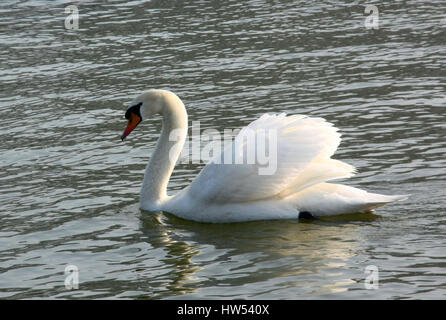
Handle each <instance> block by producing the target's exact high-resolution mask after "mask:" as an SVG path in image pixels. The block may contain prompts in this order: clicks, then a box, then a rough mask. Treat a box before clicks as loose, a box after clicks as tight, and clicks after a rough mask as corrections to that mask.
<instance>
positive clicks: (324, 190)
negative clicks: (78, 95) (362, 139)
mask: <svg viewBox="0 0 446 320" xmlns="http://www.w3.org/2000/svg"><path fill="white" fill-rule="evenodd" d="M155 114H160V115H161V116H162V117H163V125H162V130H161V135H160V137H159V139H158V142H157V145H156V149H155V151H154V152H153V155H152V157H151V159H150V161H149V163H148V165H147V167H146V171H145V174H144V179H143V183H142V188H141V195H140V206H141V209H143V210H148V211H165V212H169V213H171V214H174V215H176V216H178V217H181V218H184V219H188V220H195V221H200V222H215V223H218V222H240V221H253V220H267V219H296V218H299V215H301V217H302V216H303V215H308V213H309V214H311V215H313V216H328V215H336V214H345V213H356V212H365V211H372V210H373V209H375V208H377V207H379V206H382V205H384V204H386V203H389V202H392V201H396V200H402V199H405V198H406V196H399V195H395V196H385V195H380V194H374V193H368V192H366V191H363V190H359V189H356V188H353V187H348V186H344V185H340V184H332V183H327V182H326V181H329V180H333V179H339V178H348V177H351V176H352V175H353V174H354V171H355V169H354V167H352V166H350V165H348V164H346V163H343V162H341V161H338V160H334V159H331V158H330V157H331V156H332V155H333V154H334V152H335V151H336V149H337V147H338V145H339V143H340V141H341V139H340V134H339V133H338V132H337V130H338V129H337V128H335V127H333V125H332V124H330V123H328V122H326V121H325V120H324V119H322V118H311V117H306V116H302V115H291V116H286V115H285V114H279V115H275V114H273V115H268V114H264V115H263V116H262V117H260V118H259V119H257V120H255V121H253V122H251V123H250V124H249V125H248V126H247V127H245V128H244V129H243V130H242V131H241V132H240V133H239V134H238V135H237V137H236V138H235V140H234V141H233V142H232V144H231V145H230V146H229V147H226V148H225V149H224V150H223V151H222V152H221V154H220V155H216V156H215V157H214V158H213V159H212V160H211V161H209V163H208V164H207V165H206V166H205V167H204V168H203V170H201V172H200V174H199V175H198V176H197V177H196V178H195V180H194V181H193V182H192V183H191V184H190V185H189V186H188V187H186V188H184V189H183V190H181V191H180V192H179V193H178V194H177V195H175V196H168V195H167V192H166V191H167V184H168V181H169V178H170V176H171V174H172V171H173V169H174V166H175V163H176V161H177V160H178V157H179V155H180V152H181V150H182V147H183V145H184V142H185V139H186V135H187V113H186V108H185V107H184V104H183V103H182V101H181V100H180V99H179V98H178V97H177V96H176V95H175V94H174V93H172V92H170V91H166V90H149V91H147V92H145V93H143V94H141V95H139V96H138V97H137V98H136V99H135V100H134V101H133V102H132V103H131V104H130V106H129V108H128V109H127V111H126V113H125V117H126V119H128V124H127V127H126V128H125V130H124V132H123V134H122V136H121V139H122V140H124V138H125V137H127V136H128V135H129V134H130V132H131V131H132V130H133V129H135V127H136V126H137V125H138V124H139V123H140V122H141V121H143V120H145V119H150V118H151V117H152V116H153V115H155ZM246 130H251V131H252V132H254V135H255V138H256V139H259V138H260V137H261V136H262V134H263V136H265V134H264V132H265V130H271V131H273V132H275V133H276V136H275V139H276V140H277V141H276V150H275V151H276V158H277V159H276V170H275V171H274V173H273V174H259V169H260V168H261V167H262V164H259V163H257V162H254V163H252V164H249V163H246V162H245V163H239V164H225V163H226V162H222V161H219V160H222V159H224V157H225V154H230V153H231V152H234V154H240V153H244V152H245V151H246V148H247V147H249V145H247V143H248V142H246V143H244V141H245V140H246V139H244V138H243V134H242V133H243V132H244V131H246ZM173 132H175V134H174V135H175V136H176V139H171V134H172V133H173ZM266 140H267V141H266V143H270V144H272V142H271V141H269V140H268V139H266ZM246 141H247V140H246ZM256 141H257V140H256ZM237 142H238V143H237Z"/></svg>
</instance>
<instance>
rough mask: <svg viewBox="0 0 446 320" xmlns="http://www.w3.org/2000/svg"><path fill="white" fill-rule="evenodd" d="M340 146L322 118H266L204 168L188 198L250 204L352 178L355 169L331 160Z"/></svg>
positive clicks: (266, 116) (277, 116) (331, 126)
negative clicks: (250, 202) (329, 181)
mask: <svg viewBox="0 0 446 320" xmlns="http://www.w3.org/2000/svg"><path fill="white" fill-rule="evenodd" d="M340 141H341V139H340V134H339V133H338V132H337V128H335V127H334V126H333V125H332V124H331V123H328V122H326V121H325V120H324V119H322V118H310V117H306V116H303V115H291V116H286V114H284V113H283V114H278V115H276V114H273V115H269V114H264V115H263V116H262V117H260V118H259V119H257V120H255V121H253V122H252V123H250V124H249V125H248V126H247V127H245V128H243V129H242V130H241V131H240V133H239V134H238V135H237V136H236V138H235V139H234V141H233V142H232V144H230V145H229V146H228V147H226V148H225V149H224V150H223V152H222V153H221V154H220V155H217V156H216V157H214V158H213V159H212V160H211V161H210V162H209V163H208V164H207V165H206V166H205V167H204V168H203V170H202V171H201V172H200V174H199V175H198V176H197V177H196V179H195V180H194V181H193V182H192V184H191V185H190V186H189V188H188V189H187V192H188V194H189V196H191V197H193V198H195V199H196V200H201V201H207V202H213V203H226V202H232V203H234V202H245V201H254V200H261V199H267V198H271V197H286V196H288V195H290V194H293V193H295V192H297V191H299V190H302V188H306V187H309V186H311V185H313V184H316V183H319V182H323V181H328V180H331V179H337V178H345V177H349V176H351V175H352V174H353V172H354V168H353V167H352V166H350V165H347V164H345V163H342V162H340V161H337V160H332V159H330V157H331V156H332V155H333V154H334V152H335V151H336V149H337V147H338V145H339V143H340ZM253 150H254V151H253ZM253 154H254V157H253Z"/></svg>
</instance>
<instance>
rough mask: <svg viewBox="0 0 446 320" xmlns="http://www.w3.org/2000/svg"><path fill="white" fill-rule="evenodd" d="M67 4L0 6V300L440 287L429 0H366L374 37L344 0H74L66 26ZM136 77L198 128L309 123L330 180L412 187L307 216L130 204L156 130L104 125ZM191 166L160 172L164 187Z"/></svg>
mask: <svg viewBox="0 0 446 320" xmlns="http://www.w3.org/2000/svg"><path fill="white" fill-rule="evenodd" d="M68 4H72V2H71V1H70V2H69V1H62V0H60V1H39V0H33V1H32V0H30V1H9V0H6V1H2V3H1V4H0V14H1V17H2V19H1V22H0V49H1V50H0V70H1V72H0V117H1V119H2V126H1V128H0V132H1V136H2V139H1V141H0V155H1V157H0V208H1V211H0V298H9V299H23V298H144V299H178V298H185V299H186V298H187V299H192V298H193V299H195V298H197V299H202V298H207V299H220V298H228V299H238V298H246V299H315V298H317V299H357V298H360V299H376V298H378V299H408V298H409V299H429V298H434V299H444V298H445V296H446V280H445V279H446V278H445V276H446V272H445V267H446V251H445V249H446V244H445V243H446V242H445V234H446V226H445V217H444V214H445V212H444V207H445V204H446V201H445V198H446V192H445V189H446V181H445V178H446V171H445V167H446V160H445V158H446V157H445V154H446V140H445V138H444V132H445V127H446V125H445V120H446V118H445V114H446V113H445V111H446V110H445V103H446V99H445V89H446V86H445V80H444V79H445V76H446V74H445V71H444V69H445V68H444V67H445V65H446V54H445V40H446V20H445V13H446V5H445V4H444V1H440V0H439V1H429V2H428V3H425V2H420V1H400V2H395V1H391V2H390V1H389V3H385V4H384V3H381V2H379V3H378V2H377V3H376V5H377V6H378V9H379V12H380V20H379V29H377V30H376V29H367V28H366V27H365V25H364V21H365V18H366V16H367V15H365V14H364V5H363V4H362V3H359V2H357V1H350V2H341V1H318V2H315V3H309V2H307V1H260V0H259V1H246V2H239V1H224V2H223V1H188V2H187V3H186V2H181V1H131V2H126V1H78V2H77V3H75V4H77V6H78V9H79V15H80V16H79V29H78V30H67V29H66V28H65V24H64V21H65V19H66V17H67V16H68V14H67V13H65V7H66V6H67V5H68ZM371 4H373V3H371ZM150 88H164V89H169V90H172V91H174V92H176V93H177V94H178V95H179V96H180V97H181V99H182V100H183V101H184V103H185V105H186V107H187V108H188V112H189V119H190V123H191V121H192V120H199V121H200V122H201V129H202V130H204V129H207V128H214V129H217V130H219V131H221V132H223V130H224V129H235V128H240V127H242V126H245V125H247V124H248V123H249V122H250V121H251V120H254V119H256V118H257V117H259V116H260V115H261V114H263V113H265V112H287V113H290V114H308V115H312V116H320V117H324V118H326V119H327V120H329V121H330V122H332V123H334V124H335V125H336V126H337V127H339V128H340V130H341V132H342V134H343V141H342V143H341V146H340V148H339V150H338V151H337V153H336V156H335V157H336V158H337V159H340V160H343V161H346V162H348V163H350V164H352V165H354V166H356V167H357V168H358V174H357V175H356V176H355V177H354V178H351V179H349V181H348V182H347V181H346V182H343V183H346V184H349V185H351V186H355V187H360V188H363V189H366V190H368V191H373V192H378V193H384V194H411V197H410V198H409V199H408V200H406V201H404V202H398V203H395V204H391V205H388V206H385V207H383V208H380V209H379V210H377V211H376V214H375V215H358V216H354V217H351V216H350V217H339V218H337V219H332V220H325V221H315V222H308V221H306V222H305V221H300V222H298V221H274V222H251V223H238V224H229V225H227V224H226V225H213V224H199V223H194V222H189V221H184V220H181V219H178V218H176V217H173V216H171V215H168V214H163V213H159V214H151V213H147V212H142V211H140V210H139V207H138V201H139V189H140V186H141V180H142V175H143V172H144V168H145V165H146V163H147V161H148V159H149V157H150V155H151V152H152V151H153V148H154V146H155V143H156V139H157V137H158V132H159V129H160V123H159V121H153V122H150V123H145V124H141V125H140V126H139V127H138V129H137V130H135V132H133V133H132V135H131V136H129V138H128V139H127V140H126V141H125V143H122V142H121V141H120V139H119V135H120V134H121V132H122V130H123V128H124V126H125V119H124V110H125V109H126V107H127V105H128V103H129V102H130V101H131V100H132V99H133V97H134V96H136V95H137V94H139V93H140V92H142V91H143V90H146V89H150ZM202 166H203V164H180V165H178V166H177V168H176V170H175V172H174V176H173V177H172V180H171V183H170V185H169V190H170V192H172V193H174V192H176V191H177V190H180V189H182V188H184V187H185V186H187V185H188V184H189V183H190V182H191V181H192V180H193V178H194V177H195V176H196V175H197V173H198V172H199V171H200V169H201V168H202ZM67 265H75V266H77V268H78V270H79V282H80V283H79V289H77V290H67V289H66V288H65V285H64V280H65V274H64V270H65V267H66V266H67ZM369 265H374V266H377V267H378V270H379V289H377V290H367V289H365V286H364V283H365V278H366V276H367V275H366V274H365V272H364V270H365V268H366V267H367V266H369Z"/></svg>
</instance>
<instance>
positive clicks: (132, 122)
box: [121, 112, 141, 141]
mask: <svg viewBox="0 0 446 320" xmlns="http://www.w3.org/2000/svg"><path fill="white" fill-rule="evenodd" d="M140 122H141V117H140V116H138V115H137V114H135V113H133V112H130V117H129V122H128V123H127V127H126V128H125V130H124V132H123V133H122V136H121V140H122V141H124V139H125V137H127V136H128V135H129V134H130V132H132V131H133V129H135V128H136V126H137V125H138V124H139V123H140Z"/></svg>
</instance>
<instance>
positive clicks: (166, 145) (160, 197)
mask: <svg viewBox="0 0 446 320" xmlns="http://www.w3.org/2000/svg"><path fill="white" fill-rule="evenodd" d="M162 116H163V126H162V129H161V135H160V137H159V138H158V142H157V144H156V148H155V151H154V152H153V155H152V157H151V159H150V161H149V163H148V165H147V167H146V172H145V174H144V180H143V184H142V188H141V207H142V208H143V209H146V210H153V211H156V210H161V209H160V205H161V204H162V203H163V202H164V201H165V200H167V198H168V197H167V184H168V182H169V179H170V176H171V175H172V171H173V169H174V167H175V163H176V161H177V160H178V157H179V155H180V153H181V150H182V148H183V146H184V141H185V139H186V135H187V113H186V108H185V107H184V104H183V103H182V102H181V100H180V99H179V98H178V97H177V96H168V97H165V104H164V107H163V110H162Z"/></svg>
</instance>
